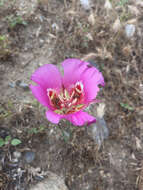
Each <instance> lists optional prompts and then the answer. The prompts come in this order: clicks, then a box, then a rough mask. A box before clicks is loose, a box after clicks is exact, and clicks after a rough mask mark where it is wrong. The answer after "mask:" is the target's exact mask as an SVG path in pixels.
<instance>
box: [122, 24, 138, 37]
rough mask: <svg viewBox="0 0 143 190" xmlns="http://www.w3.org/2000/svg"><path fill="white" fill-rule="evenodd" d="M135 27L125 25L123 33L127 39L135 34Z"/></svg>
mask: <svg viewBox="0 0 143 190" xmlns="http://www.w3.org/2000/svg"><path fill="white" fill-rule="evenodd" d="M135 30H136V28H135V25H134V24H127V25H126V26H125V33H126V36H127V37H128V38H131V37H132V36H133V35H134V33H135Z"/></svg>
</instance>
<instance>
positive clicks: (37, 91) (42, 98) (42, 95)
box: [30, 85, 50, 107]
mask: <svg viewBox="0 0 143 190" xmlns="http://www.w3.org/2000/svg"><path fill="white" fill-rule="evenodd" d="M30 89H31V91H32V94H33V95H34V96H35V98H36V99H37V100H38V101H39V102H40V103H41V104H42V105H43V106H45V107H50V105H49V99H48V96H47V94H46V90H44V89H43V88H41V86H39V85H37V86H34V85H30Z"/></svg>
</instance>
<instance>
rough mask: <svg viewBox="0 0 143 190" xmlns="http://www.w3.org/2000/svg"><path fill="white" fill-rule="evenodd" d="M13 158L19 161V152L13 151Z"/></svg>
mask: <svg viewBox="0 0 143 190" xmlns="http://www.w3.org/2000/svg"><path fill="white" fill-rule="evenodd" d="M13 156H14V158H17V159H19V158H20V157H21V152H18V151H15V152H14V153H13Z"/></svg>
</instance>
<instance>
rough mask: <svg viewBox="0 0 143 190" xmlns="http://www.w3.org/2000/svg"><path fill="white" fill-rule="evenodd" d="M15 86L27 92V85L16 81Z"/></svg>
mask: <svg viewBox="0 0 143 190" xmlns="http://www.w3.org/2000/svg"><path fill="white" fill-rule="evenodd" d="M16 85H17V86H19V87H21V88H23V89H24V90H29V85H28V84H27V83H25V82H22V81H20V80H18V81H16Z"/></svg>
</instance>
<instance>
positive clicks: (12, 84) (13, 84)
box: [8, 82, 16, 88]
mask: <svg viewBox="0 0 143 190" xmlns="http://www.w3.org/2000/svg"><path fill="white" fill-rule="evenodd" d="M8 85H9V87H11V88H15V86H16V85H15V83H14V82H10V83H9V84H8Z"/></svg>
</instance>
